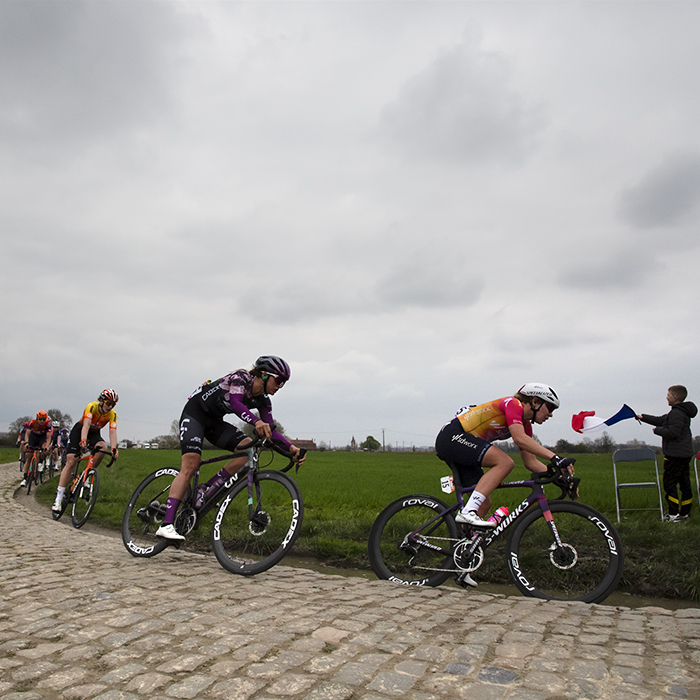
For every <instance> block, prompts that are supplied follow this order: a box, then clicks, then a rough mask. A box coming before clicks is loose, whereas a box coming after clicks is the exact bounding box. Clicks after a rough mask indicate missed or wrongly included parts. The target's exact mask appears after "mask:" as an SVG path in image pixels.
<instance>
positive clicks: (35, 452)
mask: <svg viewBox="0 0 700 700" xmlns="http://www.w3.org/2000/svg"><path fill="white" fill-rule="evenodd" d="M43 452H44V450H43V448H41V447H30V446H29V445H27V449H26V451H25V460H29V461H28V465H29V466H28V467H27V476H26V481H27V496H28V495H29V494H30V493H31V491H32V484H36V485H37V486H38V485H39V484H41V483H43V482H44V469H43V466H44V465H43V462H42V453H43Z"/></svg>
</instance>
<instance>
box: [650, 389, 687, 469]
mask: <svg viewBox="0 0 700 700" xmlns="http://www.w3.org/2000/svg"><path fill="white" fill-rule="evenodd" d="M697 414H698V407H697V406H696V405H695V404H694V403H693V402H692V401H684V402H683V403H677V404H675V405H674V406H671V410H670V411H669V412H668V413H667V414H666V415H664V416H650V415H647V414H646V413H643V414H642V421H643V422H644V423H649V425H655V426H657V427H656V428H654V434H655V435H658V436H659V437H660V438H661V451H662V452H663V453H664V457H679V458H681V459H686V458H688V457H692V456H693V454H694V453H695V450H693V435H692V433H691V432H690V419H691V418H695V416H696V415H697Z"/></svg>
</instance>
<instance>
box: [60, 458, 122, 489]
mask: <svg viewBox="0 0 700 700" xmlns="http://www.w3.org/2000/svg"><path fill="white" fill-rule="evenodd" d="M98 452H102V454H106V455H109V454H111V452H108V451H106V450H91V451H90V453H89V454H85V455H83V456H82V457H80V458H78V459H77V460H76V462H75V464H74V465H73V476H72V477H71V482H70V489H69V492H70V494H71V495H73V493H75V489H76V487H77V486H78V484H80V482H81V481H82V480H83V479H84V478H85V476H86V474H87V472H88V470H89V469H92V468H93V464H94V462H95V455H97V454H98ZM85 461H87V464H86V465H85V468H84V469H83V470H82V471H81V472H80V473H79V465H80V463H81V462H85ZM113 463H114V458H112V461H111V462H110V463H109V464H108V465H107V466H108V467H111V466H112V464H113Z"/></svg>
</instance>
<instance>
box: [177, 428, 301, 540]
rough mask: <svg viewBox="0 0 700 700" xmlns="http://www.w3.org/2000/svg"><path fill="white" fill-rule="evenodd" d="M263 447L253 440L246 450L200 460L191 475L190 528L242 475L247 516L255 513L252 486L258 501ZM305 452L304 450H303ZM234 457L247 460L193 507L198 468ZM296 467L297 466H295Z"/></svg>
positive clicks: (193, 526) (288, 467) (282, 470)
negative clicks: (256, 475) (250, 452)
mask: <svg viewBox="0 0 700 700" xmlns="http://www.w3.org/2000/svg"><path fill="white" fill-rule="evenodd" d="M264 448H265V445H264V444H263V443H259V442H255V443H253V444H252V445H250V446H249V449H248V450H245V451H238V450H235V451H233V452H227V453H226V454H224V455H219V456H218V457H212V458H211V459H207V460H205V461H203V462H200V465H199V468H198V469H197V471H196V472H195V473H194V476H193V477H192V491H191V494H192V496H191V503H192V511H193V513H194V515H195V520H194V522H193V524H192V528H195V527H196V526H197V524H198V522H199V521H200V520H201V519H202V518H203V517H204V516H205V515H206V514H207V513H208V512H209V511H210V510H212V509H213V508H214V507H216V506H218V503H219V501H220V500H221V497H222V496H223V495H224V494H225V493H227V492H228V491H229V490H231V489H232V488H233V487H234V486H235V485H236V484H237V483H238V482H239V481H240V479H241V478H243V476H245V477H246V478H247V481H248V517H249V518H251V519H252V518H253V515H254V514H255V508H254V506H253V488H254V487H255V489H256V495H257V497H258V498H257V502H259V501H260V486H259V485H258V486H255V474H256V473H257V471H258V467H259V462H260V453H261V452H262V451H263V449H264ZM250 449H252V454H249V450H250ZM304 452H306V450H304ZM236 457H248V462H247V463H246V464H244V465H243V466H242V467H241V468H240V469H239V470H238V471H237V472H236V473H235V474H232V475H231V476H229V478H228V479H226V481H224V483H223V484H221V486H220V487H219V488H218V489H217V490H216V491H215V492H214V493H213V494H212V495H211V496H210V497H209V498H207V500H206V501H204V503H202V505H201V506H200V507H199V508H194V499H195V496H196V493H197V486H198V485H199V471H200V469H201V468H202V467H203V466H205V465H207V464H214V463H215V462H223V461H224V460H229V461H230V460H232V459H234V458H236ZM292 464H293V462H292V461H290V463H289V464H288V465H287V466H286V467H285V468H284V469H280V470H278V471H281V472H287V471H289V470H290V469H291V467H292ZM297 469H298V467H297ZM192 528H190V529H192Z"/></svg>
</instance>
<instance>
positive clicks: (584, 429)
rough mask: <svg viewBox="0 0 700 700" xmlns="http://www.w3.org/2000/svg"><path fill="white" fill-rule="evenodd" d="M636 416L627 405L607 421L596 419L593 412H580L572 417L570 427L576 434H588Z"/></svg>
mask: <svg viewBox="0 0 700 700" xmlns="http://www.w3.org/2000/svg"><path fill="white" fill-rule="evenodd" d="M636 415H637V414H636V413H635V412H634V411H633V410H632V409H631V408H630V407H629V406H628V405H627V404H624V405H623V406H622V408H621V409H620V410H619V411H618V412H617V413H616V414H615V415H614V416H612V417H610V418H608V419H607V420H603V419H602V418H596V417H595V411H581V413H577V414H576V415H575V416H573V417H572V419H571V427H572V428H573V429H574V430H575V431H576V432H577V433H590V432H593V431H594V430H599V429H600V428H604V427H605V426H606V425H615V423H619V422H620V421H621V420H626V419H627V418H634V417H635V416H636Z"/></svg>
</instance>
